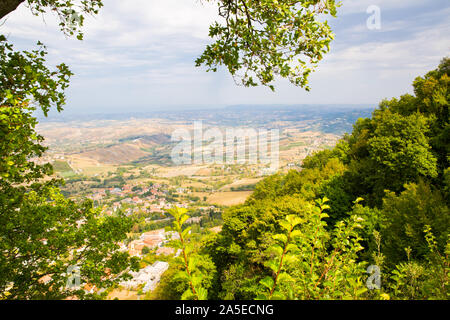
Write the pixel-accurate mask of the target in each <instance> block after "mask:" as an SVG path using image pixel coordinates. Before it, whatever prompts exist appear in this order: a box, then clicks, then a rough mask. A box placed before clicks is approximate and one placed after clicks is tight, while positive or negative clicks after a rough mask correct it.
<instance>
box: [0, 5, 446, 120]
mask: <svg viewBox="0 0 450 320" xmlns="http://www.w3.org/2000/svg"><path fill="white" fill-rule="evenodd" d="M103 2H104V7H103V8H102V9H101V11H100V13H99V15H97V16H94V17H88V18H87V19H86V22H85V27H84V34H85V35H84V40H83V41H78V40H76V39H72V38H67V37H66V36H64V35H63V34H62V33H61V32H60V31H59V28H58V26H57V22H56V19H55V18H54V17H53V16H52V14H47V15H45V16H44V17H40V16H39V17H36V16H33V15H31V13H30V9H29V8H27V7H26V5H21V6H20V7H19V8H18V9H17V10H16V11H14V12H12V13H10V14H9V15H8V16H7V17H6V19H3V20H2V21H0V33H2V34H4V35H6V36H7V37H8V39H9V40H10V41H11V42H12V43H13V44H14V45H15V47H16V48H17V49H23V50H31V49H33V48H35V44H36V42H37V40H40V41H42V42H44V43H45V44H46V45H47V48H48V50H49V55H48V63H49V64H50V65H56V64H58V63H60V62H65V63H66V64H68V65H69V66H70V68H71V70H72V71H73V72H74V73H75V76H73V77H72V79H71V85H70V88H69V89H68V90H67V105H66V107H65V110H66V112H68V113H83V114H86V113H126V112H127V111H133V112H147V111H151V110H164V109H170V108H179V107H182V108H191V109H195V108H205V107H221V106H226V105H234V104H274V105H282V104H352V105H358V104H365V105H367V104H373V105H374V106H376V105H377V104H378V103H379V102H380V101H381V100H382V99H385V98H389V99H390V98H392V97H398V96H400V95H402V94H405V93H412V87H411V83H412V81H413V80H414V78H415V77H417V76H419V75H424V74H425V73H426V72H427V71H429V70H432V69H434V68H436V66H437V65H438V64H439V61H440V60H441V59H442V58H443V57H444V56H450V54H449V53H450V1H448V0H342V7H341V8H340V9H339V11H338V17H337V18H331V19H330V20H329V22H330V25H331V27H332V29H333V32H334V33H335V40H334V41H333V43H332V45H331V51H330V53H328V55H326V57H325V58H324V60H323V61H322V62H321V63H320V65H319V67H318V69H317V70H316V72H315V73H313V74H312V75H311V76H310V81H309V82H310V86H311V91H310V92H306V91H305V90H304V89H302V88H300V87H296V86H294V85H292V84H290V83H289V82H288V81H286V80H283V79H277V81H276V82H275V86H276V91H275V92H272V91H271V90H270V89H269V88H267V87H256V88H245V87H241V86H237V85H236V84H235V82H234V81H233V79H232V77H231V75H229V74H228V73H227V72H226V70H225V69H224V68H223V67H222V68H219V71H218V72H216V73H213V72H208V73H207V72H205V71H206V69H205V68H204V67H195V62H194V61H195V59H196V58H197V57H198V56H200V55H201V53H202V52H203V50H204V48H205V46H206V45H207V44H208V43H211V41H212V40H211V39H210V38H209V37H208V27H209V25H210V24H211V23H212V22H214V21H215V20H218V19H219V18H218V15H217V7H216V4H215V3H214V2H213V3H210V2H206V3H204V2H200V1H199V0H164V1H161V0H158V1H157V0H126V1H123V0H104V1H103ZM372 5H375V6H378V7H379V9H380V13H381V20H380V22H381V24H380V29H377V30H371V29H369V28H368V27H367V20H368V19H369V18H370V16H371V15H372V13H368V12H367V9H368V8H369V7H370V6H372Z"/></svg>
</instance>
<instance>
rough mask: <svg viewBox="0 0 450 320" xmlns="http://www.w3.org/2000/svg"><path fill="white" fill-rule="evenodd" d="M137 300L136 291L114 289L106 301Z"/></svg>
mask: <svg viewBox="0 0 450 320" xmlns="http://www.w3.org/2000/svg"><path fill="white" fill-rule="evenodd" d="M116 298H117V299H119V300H137V298H138V296H137V292H136V291H129V290H126V289H114V290H113V291H112V292H111V293H110V294H109V295H108V298H107V299H108V300H114V299H116Z"/></svg>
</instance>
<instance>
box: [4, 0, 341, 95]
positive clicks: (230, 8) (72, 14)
mask: <svg viewBox="0 0 450 320" xmlns="http://www.w3.org/2000/svg"><path fill="white" fill-rule="evenodd" d="M204 1H208V2H213V1H214V2H217V5H218V15H219V17H220V18H221V20H222V22H217V21H216V22H215V23H213V24H212V25H211V26H210V29H209V36H210V37H211V38H212V39H214V40H215V42H214V43H212V44H210V45H208V46H206V49H205V51H204V52H203V54H202V55H201V56H200V57H199V58H198V59H197V60H196V65H197V66H202V65H204V66H206V67H207V71H217V69H218V67H219V66H221V65H223V66H225V67H226V68H227V69H228V71H229V72H230V73H231V75H232V76H233V78H234V79H235V82H236V83H237V84H241V85H244V86H246V87H249V86H257V85H266V86H268V87H269V88H271V89H272V90H274V88H275V87H274V85H273V82H274V81H275V77H276V76H279V77H282V78H285V79H288V80H289V81H290V82H291V83H293V84H294V85H296V86H300V87H303V88H305V89H306V90H309V89H310V88H309V86H308V76H309V75H310V73H311V72H313V71H314V70H315V69H316V67H317V65H318V63H319V62H320V61H321V60H322V58H323V56H324V55H325V54H326V53H328V52H329V50H330V42H331V41H332V40H333V38H334V35H333V33H332V31H331V28H330V26H329V25H328V22H327V21H326V19H325V18H326V17H327V16H332V17H335V16H336V10H337V6H338V5H339V4H337V3H336V1H335V0H299V1H278V0H261V1H255V0H204ZM22 3H24V4H26V5H27V6H28V7H29V8H30V9H31V11H32V12H33V14H35V15H41V14H44V13H47V12H53V13H55V14H56V15H57V17H58V20H59V26H60V28H61V31H62V32H63V33H64V34H65V35H67V36H73V35H76V37H77V38H78V39H80V40H81V39H82V38H83V33H82V30H81V28H82V26H83V23H84V19H85V16H86V15H95V14H97V13H98V11H99V9H100V8H101V7H102V6H103V2H102V1H101V0H78V1H77V0H67V1H63V0H0V19H1V18H3V17H5V16H6V15H7V14H8V13H10V12H12V11H14V10H15V9H16V8H17V7H18V6H19V5H20V4H22Z"/></svg>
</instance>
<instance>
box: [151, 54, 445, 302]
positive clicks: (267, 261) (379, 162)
mask: <svg viewBox="0 0 450 320" xmlns="http://www.w3.org/2000/svg"><path fill="white" fill-rule="evenodd" d="M449 84H450V59H448V58H446V59H444V60H443V61H442V63H441V64H440V65H439V67H438V68H437V69H436V70H434V71H431V72H429V73H428V74H426V75H425V76H424V77H418V78H417V79H416V80H415V81H414V92H415V96H412V95H404V96H401V97H400V98H399V99H392V100H384V101H382V102H381V103H380V106H379V108H378V109H377V110H375V111H374V112H373V114H372V117H371V118H365V119H360V120H358V121H357V122H356V124H355V125H354V129H353V132H352V134H350V135H346V136H345V137H344V138H343V139H341V141H340V142H339V143H338V144H337V146H336V147H335V148H333V149H331V150H325V151H321V152H318V153H316V154H314V155H313V156H310V157H308V158H307V159H305V161H304V163H303V170H301V171H294V170H292V171H290V172H289V173H287V174H277V175H273V176H270V177H268V178H266V179H264V180H263V181H262V182H260V183H259V184H257V186H256V188H255V192H254V193H253V194H252V195H251V196H250V197H249V198H248V200H247V201H246V202H245V204H243V205H238V206H235V207H232V208H230V209H228V210H227V211H226V212H225V213H224V215H223V220H224V224H223V227H222V231H221V232H220V233H218V234H214V235H210V236H207V237H205V238H203V239H202V240H201V241H202V243H201V245H198V246H196V245H193V244H192V243H191V244H190V245H191V246H193V248H196V249H192V250H193V251H192V252H191V258H189V259H192V260H193V261H198V260H200V261H205V263H206V264H205V265H202V264H201V263H193V264H192V266H191V265H190V268H191V270H190V271H189V270H188V271H189V272H190V273H191V274H192V273H195V274H196V276H189V275H188V276H186V277H185V285H184V286H182V285H180V282H179V281H181V280H180V278H171V279H169V278H164V279H163V281H162V286H163V288H164V290H163V289H161V288H160V290H159V292H160V293H161V295H160V298H168V297H171V298H174V297H176V298H186V297H190V298H194V299H198V298H202V297H203V298H204V297H206V296H207V298H208V299H255V298H262V299H268V298H277V299H360V298H362V299H367V298H369V299H370V298H380V299H448V298H449V293H450V292H449V278H448V277H449V270H450V269H449V268H450V265H449V256H448V255H449V254H450V239H449V236H450V214H449V213H450V211H449V199H450V197H449V196H450V193H449V192H450V189H449V188H450V169H449V148H450V141H449V139H450V136H449V130H450V126H449V111H448V106H449V101H450V100H449V93H450V86H449ZM180 214H181V213H177V214H174V216H175V217H176V218H177V217H178V218H180ZM182 216H183V215H181V217H182ZM181 222H182V219H181ZM186 263H187V262H186ZM186 265H187V264H186ZM369 265H375V266H376V267H371V269H369V271H371V270H372V272H375V271H373V270H378V271H379V272H380V273H379V275H380V277H381V288H380V287H378V290H370V291H369V290H368V288H367V287H366V279H368V277H369V275H368V274H367V273H366V269H367V267H368V266H369ZM207 266H209V267H207ZM178 268H179V269H180V270H181V271H180V272H181V273H183V272H185V270H184V269H186V268H183V264H180V266H179V267H178ZM208 268H209V269H208ZM377 268H378V269H377ZM183 270H184V271H183ZM378 271H376V275H377V274H378ZM211 272H214V277H213V278H211V277H210V275H211ZM202 274H208V275H209V277H208V278H204V279H203V281H202V280H201V276H202ZM198 277H200V279H198ZM176 279H177V280H176ZM188 284H190V285H188ZM369 287H370V286H369ZM375 287H376V286H375ZM192 288H195V289H196V291H197V292H201V294H198V293H197V294H196V293H195V292H192V291H191V292H190V293H189V290H192ZM376 288H377V287H376ZM372 289H373V287H372ZM174 290H178V291H176V292H174ZM183 290H185V291H183ZM205 290H207V291H208V293H207V295H206V293H205Z"/></svg>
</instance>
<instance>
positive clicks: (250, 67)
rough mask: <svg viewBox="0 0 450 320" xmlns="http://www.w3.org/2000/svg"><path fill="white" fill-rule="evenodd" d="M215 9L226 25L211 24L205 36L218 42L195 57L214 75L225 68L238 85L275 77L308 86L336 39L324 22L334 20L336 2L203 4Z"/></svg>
mask: <svg viewBox="0 0 450 320" xmlns="http://www.w3.org/2000/svg"><path fill="white" fill-rule="evenodd" d="M207 1H215V2H217V3H218V6H219V15H220V17H222V18H223V19H224V20H225V23H224V24H220V23H218V22H215V23H214V24H213V25H212V26H211V27H210V30H209V35H210V37H211V38H213V39H215V40H216V41H215V42H214V43H213V44H211V45H208V46H207V47H206V50H205V51H204V52H203V54H202V55H201V56H200V57H199V58H198V59H197V61H196V64H197V66H200V65H205V66H206V67H207V68H208V70H212V71H216V70H217V66H219V65H224V66H226V67H227V69H228V71H229V72H230V74H231V75H232V76H233V77H234V79H235V81H236V82H237V83H241V84H243V85H244V86H256V85H258V84H262V85H267V86H269V87H270V88H271V89H272V90H274V86H273V85H272V82H273V81H274V80H275V76H281V77H283V78H286V79H288V80H289V81H290V82H291V83H293V84H295V85H296V86H301V87H305V88H306V90H309V87H308V76H309V74H310V73H311V72H312V71H313V70H314V69H315V67H316V66H317V64H318V62H319V61H320V60H321V59H322V58H323V55H324V54H326V53H327V52H328V51H329V50H330V47H329V45H330V42H331V41H332V40H333V38H334V36H333V34H332V32H331V29H330V27H329V25H328V23H327V21H321V19H320V18H319V17H321V16H326V15H331V16H333V17H335V16H336V3H335V1H334V0H332V1H329V0H326V1H322V0H309V1H304V0H300V1H277V0H264V1H251V0H239V1H231V0H207Z"/></svg>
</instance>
